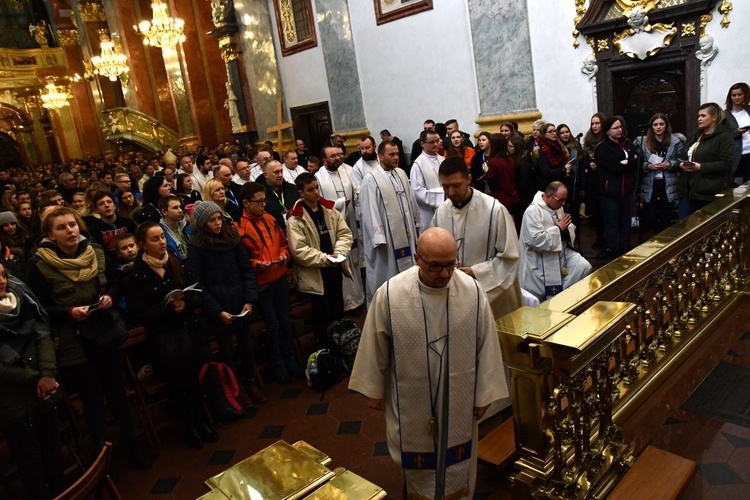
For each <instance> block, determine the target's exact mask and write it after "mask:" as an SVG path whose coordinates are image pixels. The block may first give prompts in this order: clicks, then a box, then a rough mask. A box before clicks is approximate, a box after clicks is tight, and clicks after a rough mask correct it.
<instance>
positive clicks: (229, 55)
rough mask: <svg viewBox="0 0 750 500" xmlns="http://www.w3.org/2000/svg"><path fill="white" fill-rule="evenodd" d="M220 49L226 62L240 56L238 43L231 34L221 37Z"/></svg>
mask: <svg viewBox="0 0 750 500" xmlns="http://www.w3.org/2000/svg"><path fill="white" fill-rule="evenodd" d="M219 50H220V51H221V58H222V59H223V60H224V62H225V63H229V62H231V61H236V60H237V59H238V58H239V56H240V54H239V52H237V45H236V44H235V43H234V41H232V38H231V37H229V36H223V37H221V38H220V39H219Z"/></svg>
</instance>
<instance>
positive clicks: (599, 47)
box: [596, 38, 609, 52]
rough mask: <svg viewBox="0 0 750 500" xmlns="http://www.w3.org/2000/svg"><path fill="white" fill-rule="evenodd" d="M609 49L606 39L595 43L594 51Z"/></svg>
mask: <svg viewBox="0 0 750 500" xmlns="http://www.w3.org/2000/svg"><path fill="white" fill-rule="evenodd" d="M608 49H609V40H607V39H606V38H603V39H601V40H597V41H596V51H597V52H602V51H605V50H608Z"/></svg>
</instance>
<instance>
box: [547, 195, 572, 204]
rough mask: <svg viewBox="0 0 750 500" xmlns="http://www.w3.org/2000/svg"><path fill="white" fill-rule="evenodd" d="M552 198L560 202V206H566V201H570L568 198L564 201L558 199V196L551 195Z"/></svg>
mask: <svg viewBox="0 0 750 500" xmlns="http://www.w3.org/2000/svg"><path fill="white" fill-rule="evenodd" d="M550 197H551V198H552V199H553V200H555V201H556V202H558V203H559V204H561V205H565V202H566V201H568V199H567V198H563V199H562V200H561V199H560V198H558V197H557V196H555V195H554V194H551V195H550Z"/></svg>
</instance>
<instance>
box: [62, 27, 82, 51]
mask: <svg viewBox="0 0 750 500" xmlns="http://www.w3.org/2000/svg"><path fill="white" fill-rule="evenodd" d="M57 39H58V40H60V45H62V46H63V47H69V46H71V45H78V44H79V43H81V39H80V38H79V37H78V31H76V30H74V29H60V30H57Z"/></svg>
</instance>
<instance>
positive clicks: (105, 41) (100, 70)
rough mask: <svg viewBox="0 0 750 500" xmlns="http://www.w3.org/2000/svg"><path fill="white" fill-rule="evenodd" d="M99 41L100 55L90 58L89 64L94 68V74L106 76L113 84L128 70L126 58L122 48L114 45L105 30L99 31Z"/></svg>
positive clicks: (117, 44) (116, 44)
mask: <svg viewBox="0 0 750 500" xmlns="http://www.w3.org/2000/svg"><path fill="white" fill-rule="evenodd" d="M99 41H100V45H101V47H102V53H101V54H99V55H98V56H94V57H92V58H91V64H92V65H93V66H94V74H95V75H102V76H106V77H107V78H109V79H110V80H112V81H113V82H115V81H117V77H120V76H123V75H125V74H126V73H128V71H130V68H128V58H127V56H126V55H125V54H123V53H122V47H121V46H120V44H119V43H115V42H114V41H112V40H111V39H110V38H109V35H107V30H99Z"/></svg>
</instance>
